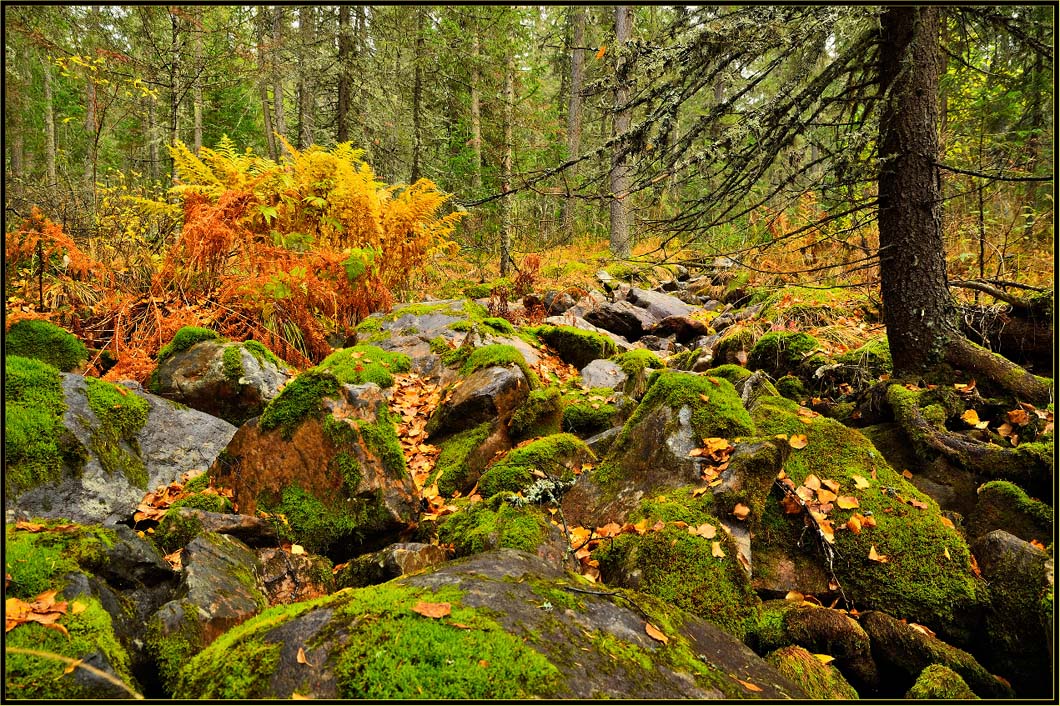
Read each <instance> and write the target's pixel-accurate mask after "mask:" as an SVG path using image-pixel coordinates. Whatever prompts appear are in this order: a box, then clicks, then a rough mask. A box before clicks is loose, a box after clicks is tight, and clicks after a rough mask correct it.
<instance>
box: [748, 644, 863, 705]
mask: <svg viewBox="0 0 1060 706" xmlns="http://www.w3.org/2000/svg"><path fill="white" fill-rule="evenodd" d="M766 661H767V662H769V663H770V664H772V665H773V666H774V667H776V668H777V671H778V672H780V673H781V674H783V675H784V676H786V677H787V678H788V679H790V680H791V681H792V682H794V683H795V684H797V685H798V686H800V687H801V688H802V690H803V691H805V692H806V695H807V696H809V697H810V698H811V699H814V700H839V701H850V700H854V699H857V698H858V692H857V691H855V690H854V687H852V686H850V684H849V683H847V680H846V679H844V678H843V675H842V674H840V673H839V670H838V669H836V668H835V667H833V666H832V665H831V664H822V663H821V662H820V661H819V660H818V659H817V658H816V657H814V656H813V655H812V654H810V652H809V650H807V649H806V648H804V647H799V646H797V645H791V646H788V647H783V648H781V649H779V650H777V651H775V652H772V653H771V654H769V655H767V656H766Z"/></svg>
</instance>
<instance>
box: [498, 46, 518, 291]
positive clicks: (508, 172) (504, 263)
mask: <svg viewBox="0 0 1060 706" xmlns="http://www.w3.org/2000/svg"><path fill="white" fill-rule="evenodd" d="M514 117H515V55H514V54H513V53H512V52H511V51H510V50H509V52H508V58H507V60H506V62H505V66H504V157H503V159H502V160H501V191H502V192H504V193H507V192H508V191H510V190H511V188H512V161H513V160H512V157H513V152H514V147H513V145H512V141H513V140H512V123H513V120H514ZM513 228H514V226H513V223H512V197H511V196H510V195H508V196H505V197H503V199H502V200H501V277H505V276H507V274H508V269H509V265H510V264H511V261H512V230H513Z"/></svg>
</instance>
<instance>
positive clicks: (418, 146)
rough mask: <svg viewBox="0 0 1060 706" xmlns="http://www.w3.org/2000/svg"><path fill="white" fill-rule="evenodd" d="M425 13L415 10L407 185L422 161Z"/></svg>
mask: <svg viewBox="0 0 1060 706" xmlns="http://www.w3.org/2000/svg"><path fill="white" fill-rule="evenodd" d="M426 14H427V11H426V10H425V9H424V8H423V6H422V5H421V6H419V7H417V8H416V52H415V54H413V57H412V70H413V77H414V78H413V82H412V176H410V177H409V183H415V182H416V180H417V179H419V178H420V169H421V163H422V160H423V61H424V57H423V24H424V19H425V16H426Z"/></svg>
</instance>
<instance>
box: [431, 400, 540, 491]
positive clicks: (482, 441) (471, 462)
mask: <svg viewBox="0 0 1060 706" xmlns="http://www.w3.org/2000/svg"><path fill="white" fill-rule="evenodd" d="M535 392H536V391H535ZM531 394H533V393H531ZM513 419H514V417H513ZM435 443H436V444H437V445H438V447H439V448H440V449H441V452H440V453H439V454H438V458H437V459H436V460H435V462H434V471H433V473H432V474H431V476H430V477H429V478H428V484H431V483H437V484H438V492H439V493H440V494H442V495H444V496H446V497H449V496H452V495H454V494H456V493H458V492H459V493H463V494H465V495H466V494H467V493H469V492H471V489H472V488H473V487H474V486H475V484H476V483H478V479H479V477H480V476H481V475H482V471H483V470H485V468H486V465H487V464H488V463H489V462H490V461H492V460H493V458H494V457H495V456H496V455H497V454H498V453H501V452H503V451H507V450H508V449H509V448H511V441H510V440H509V437H508V435H507V434H506V433H505V431H504V426H503V425H501V424H498V423H496V422H492V423H491V422H483V423H482V424H479V425H478V426H477V427H472V428H471V429H467V430H465V431H461V432H457V433H456V434H453V435H452V436H449V437H447V438H445V439H441V440H439V441H437V442H435Z"/></svg>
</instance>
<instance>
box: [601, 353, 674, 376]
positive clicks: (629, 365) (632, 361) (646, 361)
mask: <svg viewBox="0 0 1060 706" xmlns="http://www.w3.org/2000/svg"><path fill="white" fill-rule="evenodd" d="M611 360H613V361H614V362H615V363H616V364H617V365H618V367H620V368H622V372H624V373H625V374H626V377H628V378H630V379H632V378H635V377H636V376H637V375H639V374H640V372H641V371H642V370H645V369H657V368H662V367H664V364H663V362H662V361H661V360H659V356H657V355H655V354H654V353H652V352H651V351H649V350H648V349H646V348H634V349H633V350H631V351H627V352H625V353H619V354H618V355H616V356H614V357H612V358H611Z"/></svg>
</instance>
